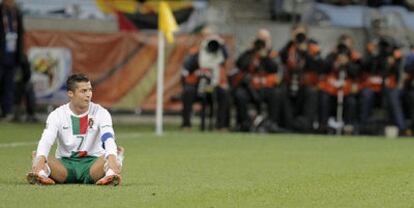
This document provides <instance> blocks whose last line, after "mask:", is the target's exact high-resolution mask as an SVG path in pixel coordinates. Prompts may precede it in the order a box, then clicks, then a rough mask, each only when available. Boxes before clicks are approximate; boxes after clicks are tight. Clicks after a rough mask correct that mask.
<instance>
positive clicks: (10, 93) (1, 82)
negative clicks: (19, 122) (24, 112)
mask: <svg viewBox="0 0 414 208" xmlns="http://www.w3.org/2000/svg"><path fill="white" fill-rule="evenodd" d="M15 73H16V70H15V66H13V65H12V66H9V65H4V64H0V103H1V110H2V114H1V116H6V115H8V114H10V113H11V112H12V109H13V104H14V90H15V89H14V88H15V84H14V76H15Z"/></svg>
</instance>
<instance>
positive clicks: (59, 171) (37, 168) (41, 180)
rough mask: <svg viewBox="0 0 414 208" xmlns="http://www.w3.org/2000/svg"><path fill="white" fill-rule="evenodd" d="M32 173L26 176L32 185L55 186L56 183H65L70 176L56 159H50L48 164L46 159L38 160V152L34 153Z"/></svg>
mask: <svg viewBox="0 0 414 208" xmlns="http://www.w3.org/2000/svg"><path fill="white" fill-rule="evenodd" d="M32 162H33V164H32V171H31V172H29V173H28V174H27V176H26V179H27V181H28V182H29V183H30V184H42V185H53V184H55V181H56V182H58V183H63V182H65V180H66V177H67V175H68V173H67V170H66V168H65V166H63V164H62V163H61V162H60V161H59V160H57V159H56V158H54V157H52V156H51V157H49V158H48V160H47V162H46V160H45V158H44V157H39V158H36V152H35V151H33V152H32Z"/></svg>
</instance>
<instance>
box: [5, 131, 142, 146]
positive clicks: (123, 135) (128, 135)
mask: <svg viewBox="0 0 414 208" xmlns="http://www.w3.org/2000/svg"><path fill="white" fill-rule="evenodd" d="M115 136H116V137H119V138H122V139H130V138H137V137H141V136H142V133H136V132H135V133H134V132H132V133H120V134H115ZM37 143H38V141H36V142H11V143H3V144H1V143H0V148H10V147H22V146H31V145H35V144H37Z"/></svg>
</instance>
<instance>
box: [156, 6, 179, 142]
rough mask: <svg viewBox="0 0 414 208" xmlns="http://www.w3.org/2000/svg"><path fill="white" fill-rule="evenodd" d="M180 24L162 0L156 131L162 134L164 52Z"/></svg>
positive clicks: (159, 29)
mask: <svg viewBox="0 0 414 208" xmlns="http://www.w3.org/2000/svg"><path fill="white" fill-rule="evenodd" d="M177 29H178V26H177V22H176V21H175V18H174V15H173V13H172V12H171V10H170V7H169V6H168V4H167V3H165V2H163V1H161V2H160V3H159V9H158V69H157V110H156V119H155V133H156V135H158V136H160V135H162V132H163V130H162V124H163V123H162V121H163V103H164V102H163V95H164V70H165V63H164V54H165V49H164V48H165V38H164V35H165V37H166V38H167V41H168V42H169V43H172V42H174V35H173V32H175V31H177Z"/></svg>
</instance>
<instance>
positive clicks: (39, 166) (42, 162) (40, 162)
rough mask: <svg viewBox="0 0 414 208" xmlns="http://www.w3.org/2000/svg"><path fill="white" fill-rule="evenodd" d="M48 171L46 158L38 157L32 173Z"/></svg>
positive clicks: (35, 159) (34, 162)
mask: <svg viewBox="0 0 414 208" xmlns="http://www.w3.org/2000/svg"><path fill="white" fill-rule="evenodd" d="M45 169H46V157H45V156H38V157H36V158H34V161H33V166H32V172H34V173H39V171H40V170H45Z"/></svg>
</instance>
